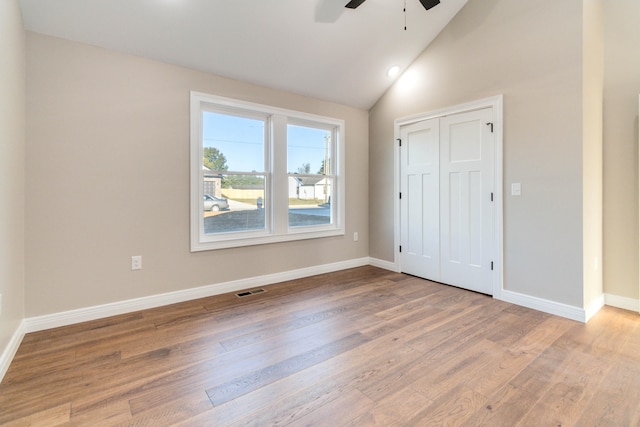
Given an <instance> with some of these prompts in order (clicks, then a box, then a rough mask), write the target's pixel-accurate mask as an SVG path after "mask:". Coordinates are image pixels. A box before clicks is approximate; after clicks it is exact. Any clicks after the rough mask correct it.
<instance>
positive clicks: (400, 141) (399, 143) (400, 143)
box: [396, 138, 402, 147]
mask: <svg viewBox="0 0 640 427" xmlns="http://www.w3.org/2000/svg"><path fill="white" fill-rule="evenodd" d="M396 141H398V145H399V146H400V147H402V139H400V138H398V139H396Z"/></svg>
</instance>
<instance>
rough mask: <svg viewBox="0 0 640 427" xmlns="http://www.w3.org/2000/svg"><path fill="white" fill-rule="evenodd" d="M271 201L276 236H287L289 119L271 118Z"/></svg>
mask: <svg viewBox="0 0 640 427" xmlns="http://www.w3.org/2000/svg"><path fill="white" fill-rule="evenodd" d="M271 130H272V133H271V147H272V150H271V182H272V188H271V200H272V201H273V203H272V205H271V206H272V212H273V217H272V218H273V232H274V234H286V233H287V227H288V221H289V216H288V215H289V214H288V209H289V207H288V203H289V199H288V193H287V185H288V176H287V117H286V116H283V115H277V114H276V115H273V116H272V117H271Z"/></svg>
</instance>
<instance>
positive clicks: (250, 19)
mask: <svg viewBox="0 0 640 427" xmlns="http://www.w3.org/2000/svg"><path fill="white" fill-rule="evenodd" d="M347 1H348V0H55V1H53V0H21V6H22V14H23V19H24V24H25V28H26V29H27V30H30V31H35V32H39V33H43V34H48V35H52V36H56V37H62V38H66V39H71V40H76V41H79V42H83V43H88V44H91V45H96V46H101V47H105V48H109V49H113V50H116V51H120V52H126V53H131V54H134V55H139V56H144V57H147V58H152V59H156V60H160V61H164V62H169V63H172V64H177V65H182V66H185V67H189V68H193V69H196V70H201V71H206V72H209V73H213V74H217V75H220V76H225V77H230V78H234V79H238V80H243V81H246V82H251V83H256V84H260V85H263V86H267V87H271V88H276V89H282V90H286V91H290V92H294V93H298V94H302V95H308V96H312V97H315V98H319V99H325V100H328V101H333V102H338V103H341V104H345V105H350V106H354V107H358V108H364V109H369V108H370V107H371V106H373V104H374V103H375V102H376V101H377V100H378V99H379V98H380V96H382V94H383V93H384V92H385V91H386V90H387V88H388V87H389V86H390V85H391V83H392V82H393V79H391V78H389V77H387V76H386V74H385V71H386V70H387V68H388V67H389V66H391V65H392V64H397V65H399V66H400V67H401V68H402V69H404V68H406V67H407V66H408V65H410V64H411V62H413V60H414V59H415V58H416V57H417V56H418V55H419V54H420V53H421V52H422V51H423V50H424V49H425V48H426V47H427V45H428V44H429V43H430V42H431V41H432V40H433V39H434V38H435V37H436V35H437V34H438V33H439V32H440V31H441V30H442V28H444V27H445V26H446V25H447V23H448V22H449V21H450V20H451V19H452V18H453V17H454V16H455V14H456V13H458V11H459V10H460V9H461V8H462V7H463V6H464V5H465V3H466V2H467V0H441V1H442V2H441V3H440V4H439V5H438V6H436V7H434V8H433V9H431V10H429V11H425V10H424V8H423V7H422V6H421V5H420V3H419V1H418V0H406V7H407V13H406V21H407V30H406V31H405V30H404V25H405V15H404V13H403V11H402V9H403V6H404V0H367V1H366V2H365V3H363V4H362V5H361V6H360V7H359V8H357V9H355V10H351V9H345V8H344V5H345V4H346V3H347Z"/></svg>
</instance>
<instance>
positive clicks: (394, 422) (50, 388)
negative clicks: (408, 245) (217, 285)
mask: <svg viewBox="0 0 640 427" xmlns="http://www.w3.org/2000/svg"><path fill="white" fill-rule="evenodd" d="M264 289H265V290H266V292H264V293H258V294H254V295H251V296H248V297H244V298H238V297H236V296H235V294H228V295H219V296H214V297H210V298H204V299H199V300H195V301H190V302H186V303H181V304H175V305H171V306H166V307H161V308H157V309H152V310H145V311H141V312H136V313H131V314H127V315H122V316H116V317H111V318H108V319H102V320H97V321H93V322H87V323H83V324H78V325H73V326H68V327H63V328H57V329H52V330H48V331H42V332H37V333H33V334H28V335H27V336H26V337H25V338H24V340H23V342H22V344H21V346H20V348H19V350H18V353H17V355H16V357H15V359H14V361H13V363H12V365H11V366H10V368H9V370H8V372H7V374H6V376H5V378H4V380H3V382H2V383H1V384H0V425H7V426H14V425H15V426H27V425H30V426H31V425H33V426H66V425H69V426H71V425H73V426H85V425H86V426H132V425H135V426H167V425H181V426H277V425H282V426H284V425H288V426H332V427H334V426H431V425H433V426H437V425H469V426H485V425H486V426H595V425H607V426H638V425H640V317H639V316H638V314H637V313H632V312H628V311H624V310H618V309H614V308H610V307H605V308H604V309H602V310H601V311H600V312H599V313H598V314H597V315H596V316H595V317H594V318H593V319H592V320H591V321H590V322H589V323H588V324H586V325H584V324H581V323H578V322H573V321H570V320H567V319H563V318H559V317H554V316H551V315H547V314H544V313H540V312H537V311H533V310H529V309H525V308H522V307H518V306H514V305H510V304H507V303H503V302H500V301H496V300H493V299H491V298H490V297H487V296H484V295H479V294H476V293H473V292H467V291H464V290H461V289H457V288H454V287H449V286H444V285H440V284H436V283H433V282H429V281H426V280H421V279H418V278H415V277H411V276H407V275H403V274H397V273H392V272H388V271H385V270H381V269H378V268H375V267H362V268H356V269H351V270H345V271H341V272H337V273H331V274H325V275H320V276H314V277H310V278H306V279H301V280H295V281H290V282H286V283H281V284H277V285H272V286H268V287H264Z"/></svg>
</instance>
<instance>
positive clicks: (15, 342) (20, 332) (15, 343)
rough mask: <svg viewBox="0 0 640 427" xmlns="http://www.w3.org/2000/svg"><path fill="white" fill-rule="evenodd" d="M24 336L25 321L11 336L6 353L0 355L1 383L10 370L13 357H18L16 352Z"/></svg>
mask: <svg viewBox="0 0 640 427" xmlns="http://www.w3.org/2000/svg"><path fill="white" fill-rule="evenodd" d="M24 334H25V321H24V320H23V321H21V322H20V325H18V328H17V329H16V331H15V332H14V333H13V335H12V336H11V339H10V340H9V343H8V344H7V346H6V347H5V349H4V351H3V352H2V355H0V382H2V379H3V378H4V375H5V374H6V373H7V370H9V365H11V361H12V360H13V357H14V356H15V355H16V352H17V351H18V347H20V343H21V342H22V339H23V338H24Z"/></svg>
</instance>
